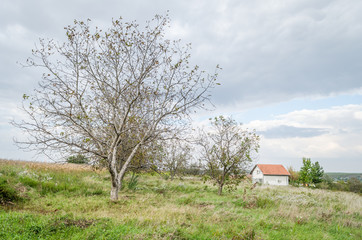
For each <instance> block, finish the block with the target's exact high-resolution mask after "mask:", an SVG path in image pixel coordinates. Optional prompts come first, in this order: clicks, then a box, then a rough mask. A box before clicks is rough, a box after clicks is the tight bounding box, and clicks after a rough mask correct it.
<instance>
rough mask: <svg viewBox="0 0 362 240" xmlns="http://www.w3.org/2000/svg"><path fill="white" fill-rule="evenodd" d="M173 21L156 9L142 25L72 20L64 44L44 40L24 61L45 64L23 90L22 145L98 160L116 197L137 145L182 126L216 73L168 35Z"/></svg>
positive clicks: (146, 144) (139, 147) (206, 97)
mask: <svg viewBox="0 0 362 240" xmlns="http://www.w3.org/2000/svg"><path fill="white" fill-rule="evenodd" d="M169 22H170V19H169V18H168V16H160V15H156V16H155V17H154V19H152V20H151V21H148V22H147V23H146V25H145V27H144V28H141V27H140V26H139V25H138V24H137V23H136V22H135V21H133V22H124V21H123V20H122V18H120V19H115V20H113V21H112V26H111V27H110V28H109V29H108V30H103V29H100V28H98V27H95V28H94V27H92V25H91V21H90V20H88V21H86V22H84V21H74V25H69V26H67V27H65V31H66V40H65V41H64V42H63V43H61V42H60V43H59V42H58V41H54V40H52V39H50V40H45V39H41V40H40V43H39V44H38V45H37V46H38V47H37V48H36V49H34V50H33V52H32V53H33V57H32V58H29V59H28V60H27V63H26V64H25V66H28V67H36V68H41V69H42V70H44V74H43V77H42V80H41V81H40V83H39V87H38V88H37V89H35V91H34V92H33V93H32V94H30V95H27V94H24V96H23V110H24V112H25V113H26V114H27V116H28V117H29V119H30V120H29V121H22V122H13V125H15V126H16V127H19V128H20V129H22V130H24V132H25V133H27V135H28V136H29V138H28V140H27V141H25V142H22V141H18V142H17V143H18V144H19V146H20V147H23V148H27V149H28V148H30V149H35V150H37V151H38V152H39V153H46V154H49V155H51V154H53V153H54V154H55V155H56V154H58V153H61V152H64V153H66V154H69V153H71V154H74V153H75V154H85V155H86V156H87V157H88V158H89V159H90V160H91V161H92V162H93V163H96V162H101V165H102V166H106V167H107V168H108V170H109V172H110V174H111V182H112V188H111V199H113V200H117V199H118V191H119V190H120V189H121V187H122V181H123V178H124V176H125V174H126V172H127V171H128V168H129V166H131V165H132V161H135V160H140V159H142V160H146V159H147V158H137V157H136V156H137V155H138V154H140V151H142V150H145V149H147V148H148V147H149V146H150V145H152V143H153V142H154V141H156V140H159V139H164V138H170V137H172V136H175V134H178V133H180V132H182V130H184V129H185V128H186V127H187V126H188V122H189V121H190V114H191V113H194V112H195V111H196V110H197V109H199V108H203V107H204V105H205V103H207V102H208V101H209V96H210V95H209V91H210V89H211V88H213V87H214V86H215V85H216V79H217V73H215V74H212V75H209V74H207V73H206V72H205V71H202V70H201V69H200V68H199V67H198V66H197V65H196V66H191V64H190V58H191V55H190V53H189V51H190V45H186V46H182V45H181V43H180V41H170V40H168V39H165V36H164V35H165V32H166V27H167V26H168V25H169ZM217 69H218V67H217ZM136 165H139V164H136Z"/></svg>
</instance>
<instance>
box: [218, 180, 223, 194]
mask: <svg viewBox="0 0 362 240" xmlns="http://www.w3.org/2000/svg"><path fill="white" fill-rule="evenodd" d="M223 186H224V184H223V183H222V184H219V191H218V194H219V195H221V194H222V188H223Z"/></svg>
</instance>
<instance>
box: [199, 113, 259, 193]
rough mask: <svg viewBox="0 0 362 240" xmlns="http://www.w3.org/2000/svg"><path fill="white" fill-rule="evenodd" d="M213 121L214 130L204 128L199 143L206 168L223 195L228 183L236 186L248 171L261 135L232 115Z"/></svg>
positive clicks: (216, 118) (212, 127)
mask: <svg viewBox="0 0 362 240" xmlns="http://www.w3.org/2000/svg"><path fill="white" fill-rule="evenodd" d="M210 120H211V129H209V131H205V130H203V131H201V133H200V138H199V140H198V142H199V144H200V146H201V156H202V160H203V161H204V162H205V163H206V171H207V173H208V175H209V176H210V177H211V178H212V180H214V181H215V183H216V184H217V185H218V188H219V189H218V194H219V195H221V194H222V190H223V187H224V186H225V185H228V186H230V187H232V186H235V184H237V183H238V180H239V179H240V177H241V176H242V175H243V174H245V170H246V169H247V168H248V166H249V163H250V162H251V161H252V157H253V154H254V153H255V152H257V151H258V149H259V136H258V135H257V134H256V133H255V131H249V130H247V129H246V130H244V129H242V128H241V125H240V124H238V123H237V122H236V121H235V120H233V119H232V118H225V117H223V116H219V117H215V118H214V119H210Z"/></svg>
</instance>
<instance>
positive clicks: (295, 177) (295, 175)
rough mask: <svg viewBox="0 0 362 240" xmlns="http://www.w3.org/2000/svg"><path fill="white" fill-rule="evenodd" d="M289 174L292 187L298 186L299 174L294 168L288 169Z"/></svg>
mask: <svg viewBox="0 0 362 240" xmlns="http://www.w3.org/2000/svg"><path fill="white" fill-rule="evenodd" d="M288 172H289V173H290V176H289V182H290V184H291V185H297V184H298V183H299V172H298V171H295V170H294V169H293V168H292V167H289V168H288Z"/></svg>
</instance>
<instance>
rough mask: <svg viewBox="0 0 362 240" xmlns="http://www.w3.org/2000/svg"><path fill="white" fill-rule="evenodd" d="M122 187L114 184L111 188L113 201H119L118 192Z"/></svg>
mask: <svg viewBox="0 0 362 240" xmlns="http://www.w3.org/2000/svg"><path fill="white" fill-rule="evenodd" d="M119 189H120V187H119V186H113V184H112V188H111V201H117V200H118V192H119Z"/></svg>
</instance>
